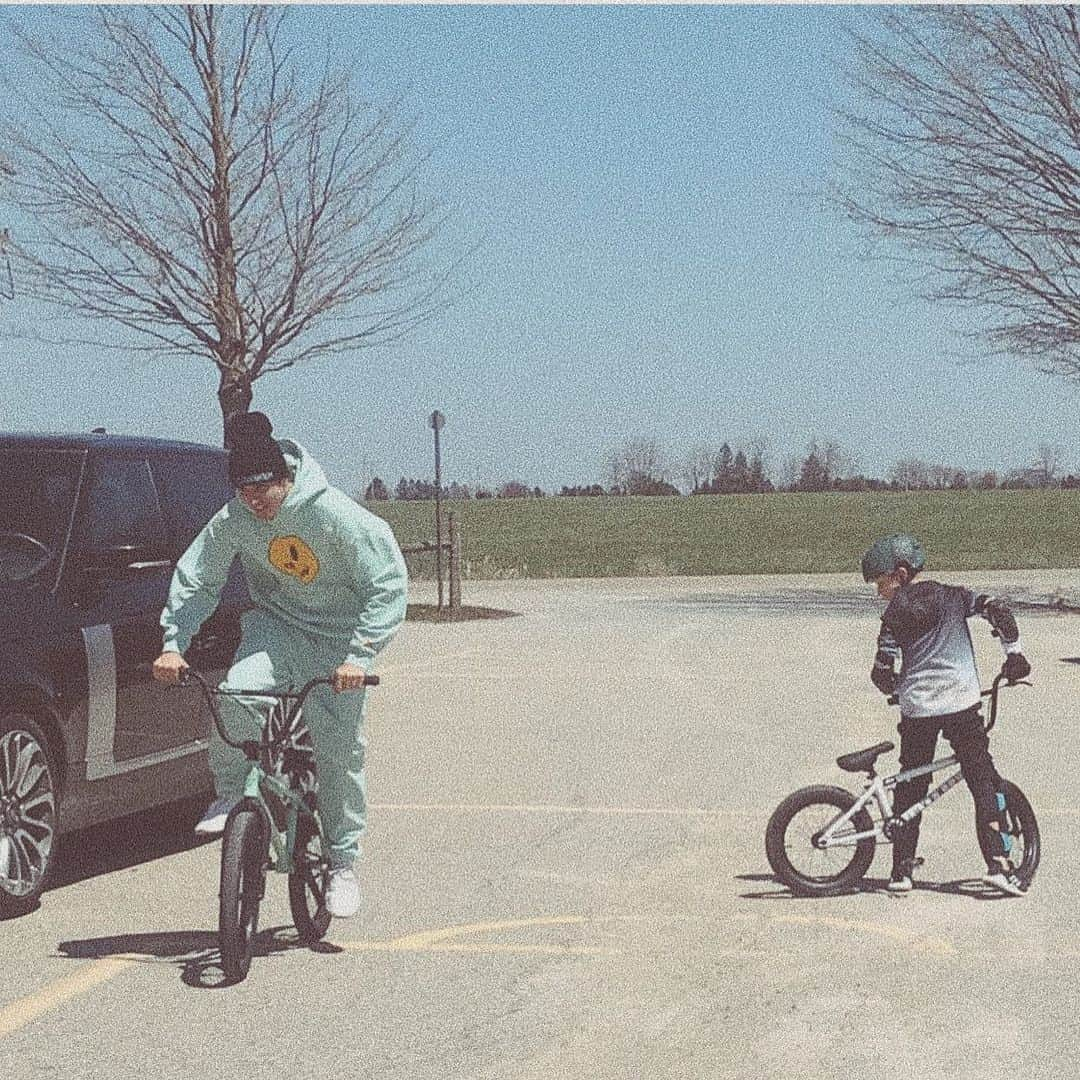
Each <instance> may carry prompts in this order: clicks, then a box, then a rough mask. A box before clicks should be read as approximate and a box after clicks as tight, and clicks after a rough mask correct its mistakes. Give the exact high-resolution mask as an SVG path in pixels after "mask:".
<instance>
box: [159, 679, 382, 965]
mask: <svg viewBox="0 0 1080 1080" xmlns="http://www.w3.org/2000/svg"><path fill="white" fill-rule="evenodd" d="M180 683H181V685H190V684H192V683H193V684H194V685H195V686H197V687H198V688H199V690H200V691H201V692H202V695H203V697H204V698H205V699H206V704H207V706H208V707H209V709H210V714H211V716H212V717H213V719H214V726H215V727H216V728H217V731H218V734H219V735H220V736H221V738H222V739H223V740H224V741H225V742H226V743H228V745H229V746H232V747H235V748H236V749H238V750H240V751H242V752H243V754H244V757H245V758H247V761H248V772H247V777H246V779H245V781H244V795H243V798H242V799H241V800H240V801H239V802H238V803H237V804H236V806H234V807H233V809H232V810H231V811H230V812H229V816H228V818H227V820H226V822H225V832H224V834H223V836H222V840H221V888H220V891H219V894H218V895H219V905H218V942H219V948H220V951H221V966H222V969H223V970H224V972H225V977H226V978H227V979H228V980H229V981H230V982H239V981H240V980H241V979H243V978H244V977H245V976H246V975H247V973H248V969H249V967H250V966H251V955H252V946H253V942H254V938H255V934H256V931H257V929H258V924H259V905H260V904H261V903H262V899H263V895H264V893H265V890H266V876H267V871H269V870H273V871H276V872H278V873H282V874H287V875H288V878H289V910H290V912H291V913H292V917H293V923H294V925H295V926H296V930H297V933H298V934H299V937H300V940H301V942H305V943H311V942H315V941H319V940H321V939H322V937H323V936H324V935H325V934H326V931H327V929H328V928H329V926H330V913H329V911H327V908H326V890H327V885H328V883H329V878H330V859H329V851H328V845H327V841H326V835H325V833H324V832H323V827H322V821H321V819H320V817H319V812H318V803H317V798H316V785H315V766H314V757H313V753H312V749H311V742H310V737H309V735H308V733H307V729H306V728H304V727H303V725H302V724H301V722H300V716H301V710H302V708H303V705H304V701H305V699H306V698H307V696H308V694H310V693H311V691H312V690H314V689H315V687H317V686H324V685H325V686H329V685H332V680H330V679H327V678H317V679H312V680H311V681H310V682H308V683H306V684H305V685H304V686H303V687H302V688H301V689H300V690H299V691H297V692H294V691H292V690H240V689H222V688H220V687H213V686H210V685H209V684H208V683H207V682H206V680H204V679H203V678H202V677H201V676H200V675H199V674H198V672H196V671H193V670H192V669H191V668H185V669H184V670H183V671H182V672H181V674H180ZM378 683H379V677H378V676H377V675H368V676H366V677H365V679H364V685H365V686H377V685H378ZM220 697H242V698H261V699H264V700H266V701H267V703H268V704H269V706H270V708H269V709H268V710H267V712H266V713H265V715H264V722H263V725H262V731H261V733H260V736H259V738H258V739H257V740H256V739H245V740H237V739H233V738H232V737H231V736H230V734H229V732H228V731H227V730H226V728H225V725H224V723H223V722H222V719H221V714H220V712H219V711H218V707H217V699H218V698H220Z"/></svg>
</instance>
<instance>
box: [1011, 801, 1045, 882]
mask: <svg viewBox="0 0 1080 1080" xmlns="http://www.w3.org/2000/svg"><path fill="white" fill-rule="evenodd" d="M1004 794H1005V820H1004V822H1003V826H1004V831H1005V832H1006V833H1008V835H1009V836H1010V837H1011V839H1012V845H1011V847H1010V849H1009V857H1010V858H1011V859H1012V861H1013V865H1014V866H1015V867H1016V876H1017V877H1018V878H1019V879H1020V880H1021V881H1022V882H1023V883H1024V884H1025V885H1030V884H1031V879H1032V878H1033V877H1034V876H1035V871H1036V870H1037V869H1038V868H1039V859H1040V857H1041V855H1042V845H1041V843H1040V841H1039V823H1038V821H1036V820H1035V811H1034V810H1032V809H1031V803H1029V802H1028V800H1027V796H1026V795H1024V793H1023V792H1022V791H1021V790H1020V789H1019V788H1018V787H1017V786H1016V785H1015V784H1014V783H1012V782H1010V781H1008V780H1006V781H1005V784H1004Z"/></svg>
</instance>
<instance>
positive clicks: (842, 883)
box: [765, 784, 876, 896]
mask: <svg viewBox="0 0 1080 1080" xmlns="http://www.w3.org/2000/svg"><path fill="white" fill-rule="evenodd" d="M855 801H856V799H855V796H854V795H852V794H851V792H850V791H847V790H845V789H844V788H839V787H829V786H826V785H823V784H819V785H815V786H813V787H807V788H801V789H800V790H798V791H796V792H793V793H792V794H791V795H789V796H788V797H787V798H786V799H784V801H783V802H782V803H780V805H779V806H778V807H777V808H776V809H775V810H774V811H773V814H772V817H771V818H769V824H768V826H767V828H766V830H765V854H766V855H767V856H768V859H769V865H770V866H771V867H772V869H773V873H774V874H776V876H777V877H778V878H779V879H780V881H782V882H783V883H784V884H785V885H786V886H787V887H788V888H789V889H791V891H792V892H793V893H797V894H799V895H800V896H832V895H834V894H836V893H840V892H846V891H849V890H851V889H852V888H853V887H854V886H855V885H856V884H857V883H858V882H859V881H861V880H862V878H863V877H864V875H865V874H866V871H867V870H869V869H870V864H871V863H872V862H873V861H874V848H875V846H876V842H875V840H874V839H873V838H872V837H868V838H867V839H865V840H860V841H859V842H858V843H857V844H853V845H852V846H851V847H835V848H829V849H828V850H827V851H822V850H820V849H817V848H815V847H814V846H813V844H812V837H813V836H814V835H815V834H816V833H817V832H819V831H820V830H822V829H824V828H825V827H826V826H827V825H828V824H829V822H831V821H832V820H833V819H835V818H836V817H837V816H838V815H839V814H842V813H844V812H845V811H847V810H850V809H851V807H852V806H854V805H855ZM851 824H852V829H853V831H855V832H865V831H869V830H870V829H872V828H873V827H874V826H873V821H872V820H871V818H870V814H869V813H868V812H867V811H866V809H865V808H864V809H861V810H859V812H858V813H857V814H856V815H855V816H854V817H853V818H852V822H851ZM826 864H830V865H829V866H828V872H817V873H815V872H813V871H814V870H818V871H821V870H823V869H825V866H826Z"/></svg>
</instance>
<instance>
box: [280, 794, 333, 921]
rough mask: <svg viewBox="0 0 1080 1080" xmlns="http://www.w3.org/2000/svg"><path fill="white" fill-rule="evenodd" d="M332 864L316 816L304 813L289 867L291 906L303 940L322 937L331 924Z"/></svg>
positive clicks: (298, 827) (298, 825) (298, 824)
mask: <svg viewBox="0 0 1080 1080" xmlns="http://www.w3.org/2000/svg"><path fill="white" fill-rule="evenodd" d="M329 881H330V865H329V861H328V859H327V853H326V851H325V850H324V849H323V842H322V835H321V834H320V832H319V829H318V826H317V825H316V823H315V819H314V818H312V817H311V816H310V815H308V814H301V815H300V820H299V821H298V822H297V825H296V844H295V847H294V850H293V864H292V869H291V870H290V871H289V910H290V911H291V912H292V917H293V922H294V923H295V925H296V930H297V933H298V934H299V935H300V940H301V941H303V942H313V941H320V940H321V939H322V938H323V937H324V936H325V934H326V931H327V930H328V929H329V927H330V912H329V911H327V910H326V889H327V886H328V884H329Z"/></svg>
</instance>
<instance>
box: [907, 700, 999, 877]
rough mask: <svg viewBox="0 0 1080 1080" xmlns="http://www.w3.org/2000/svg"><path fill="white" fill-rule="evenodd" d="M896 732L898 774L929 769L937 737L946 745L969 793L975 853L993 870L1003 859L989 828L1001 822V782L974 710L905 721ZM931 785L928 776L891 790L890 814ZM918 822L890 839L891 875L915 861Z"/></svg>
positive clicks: (996, 837)
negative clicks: (892, 870) (976, 837)
mask: <svg viewBox="0 0 1080 1080" xmlns="http://www.w3.org/2000/svg"><path fill="white" fill-rule="evenodd" d="M897 730H898V731H899V732H900V768H901V770H904V769H914V768H917V767H918V766H920V765H929V764H930V762H931V761H933V760H934V753H935V751H936V749H937V741H938V735H939V734H943V735H944V736H945V738H946V739H948V740H949V744H950V745H951V746H952V750H953V753H954V754H955V755H956V759H957V760H958V761H959V762H960V771H961V773H962V774H963V777H964V780H965V781H966V783H967V786H968V788H969V789H970V791H971V797H972V798H973V799H974V800H975V833H976V835H977V836H978V838H979V848H980V850H981V851H982V854H983V858H984V859H985V860H986V865H987V867H989V868H990V869H992V870H997V869H999V867H998V865H997V864H996V862H995V861H994V860H996V859H998V858H1000V857H1001V856H1002V855H1004V854H1005V853H1006V852H1005V842H1004V841H1003V840H1002V836H1001V833H1000V832H999V831H998V829H995V828H992V827H991V825H992V823H998V824H1000V822H1001V814H1000V812H999V810H998V803H997V793H998V791H1000V790H1001V788H1002V781H1001V777H1000V776H999V775H998V771H997V769H995V768H994V759H993V758H992V757H991V756H990V740H989V739H988V738H987V735H986V732H985V731H984V730H983V721H982V715H981V714H980V712H979V706H978V705H976V706H973V707H972V708H970V709H965V710H964V711H963V712H958V713H949V714H948V715H946V716H905V717H903V718H902V719H901V720H900V724H899V727H898V728H897ZM931 779H932V777H931V776H930V774H927V775H926V776H918V777H916V778H915V779H914V780H908V781H907V782H906V783H902V784H897V785H896V793H895V796H894V801H893V810H894V813H895V814H896V815H897V816H899V815H900V814H902V813H903V812H904V811H905V810H907V809H909V808H910V807H912V806H914V805H915V803H917V802H918V801H919V800H920V799H922V798H924V797H925V795H926V793H927V792H928V791H929V790H930V781H931ZM921 821H922V815H921V814H920V815H919V816H918V817H917V818H915V819H914V821H911V822H909V823H908V824H907V825H906V826H905V827H904V828H903V829H901V830H900V831H899V832H898V833H897V835H896V837H895V838H894V839H893V869H894V870H898V869H902V868H903V864H904V863H905V862H906V861H907V860H909V859H913V858H914V857H915V849H916V847H918V844H919V824H920V822H921Z"/></svg>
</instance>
